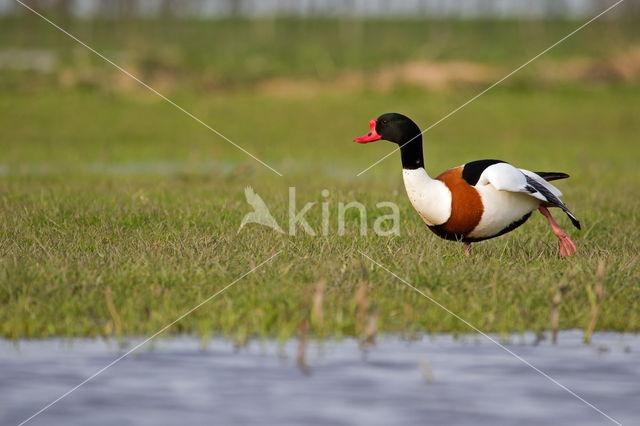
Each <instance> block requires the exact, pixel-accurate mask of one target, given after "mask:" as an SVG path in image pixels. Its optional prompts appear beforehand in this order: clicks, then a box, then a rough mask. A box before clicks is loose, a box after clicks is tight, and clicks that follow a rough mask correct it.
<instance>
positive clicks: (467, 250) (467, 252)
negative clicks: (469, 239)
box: [464, 243, 471, 257]
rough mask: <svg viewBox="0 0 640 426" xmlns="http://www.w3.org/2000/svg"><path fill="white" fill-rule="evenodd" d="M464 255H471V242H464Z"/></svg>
mask: <svg viewBox="0 0 640 426" xmlns="http://www.w3.org/2000/svg"><path fill="white" fill-rule="evenodd" d="M464 255H465V256H467V257H470V256H471V243H464Z"/></svg>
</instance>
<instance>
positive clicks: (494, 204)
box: [354, 113, 580, 258]
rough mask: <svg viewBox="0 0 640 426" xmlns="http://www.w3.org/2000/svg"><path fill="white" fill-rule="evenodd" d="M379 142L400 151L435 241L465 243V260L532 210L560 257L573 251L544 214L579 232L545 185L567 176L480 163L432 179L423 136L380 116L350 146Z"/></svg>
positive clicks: (397, 119)
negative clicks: (555, 211)
mask: <svg viewBox="0 0 640 426" xmlns="http://www.w3.org/2000/svg"><path fill="white" fill-rule="evenodd" d="M381 139H383V140H387V141H390V142H393V143H396V144H398V145H399V146H400V154H401V159H402V177H403V180H404V186H405V189H406V191H407V195H408V196H409V200H410V201H411V204H412V205H413V207H414V208H415V209H416V211H417V212H418V214H419V215H420V217H421V218H422V220H423V221H424V222H425V223H426V224H427V226H428V227H429V229H430V230H431V231H433V232H434V233H435V234H436V235H438V236H439V237H441V238H444V239H446V240H451V241H459V242H462V243H464V252H465V255H467V256H470V255H471V243H474V242H478V241H482V240H487V239H489V238H495V237H498V236H500V235H503V234H506V233H507V232H511V231H513V230H514V229H516V228H518V227H519V226H520V225H522V224H523V223H525V222H526V221H527V220H528V219H529V217H531V213H532V212H533V211H534V210H538V211H540V213H542V215H544V217H545V218H546V219H547V220H548V221H549V224H550V225H551V229H552V230H553V233H554V234H555V235H556V236H557V237H558V245H559V247H560V256H562V257H563V258H566V257H568V256H570V255H572V254H574V253H575V252H576V245H575V243H574V242H573V241H572V240H571V238H569V236H568V235H567V234H566V233H565V232H564V231H563V230H562V229H561V228H560V226H559V225H558V224H557V223H556V221H555V220H554V219H553V217H552V216H551V213H550V212H549V210H548V208H549V207H558V208H560V209H561V210H562V211H564V212H565V213H566V214H567V216H569V219H571V222H572V223H573V225H574V226H575V227H576V228H578V229H580V222H579V221H578V219H576V217H575V216H574V215H573V213H571V211H569V209H568V208H567V206H566V205H565V204H564V203H563V202H562V201H561V200H560V198H559V197H560V196H561V195H562V193H561V192H560V191H559V190H558V188H556V187H555V186H553V185H552V184H550V183H549V181H552V180H556V179H565V178H568V177H569V175H567V174H566V173H559V172H536V173H534V172H530V171H529V170H524V169H519V168H517V167H514V166H512V165H511V164H509V163H506V162H504V161H500V160H479V161H472V162H470V163H467V164H464V165H462V166H459V167H454V168H452V169H449V170H446V171H445V172H443V173H441V174H440V175H439V176H438V177H436V178H435V179H432V178H431V177H430V176H429V175H428V174H427V172H426V170H425V168H424V157H423V154H422V133H421V131H420V128H419V127H418V126H417V125H416V124H415V123H414V122H413V121H412V120H411V119H410V118H408V117H406V116H404V115H402V114H397V113H388V114H383V115H381V116H380V117H378V119H376V120H371V121H370V122H369V132H368V133H367V134H366V135H364V136H361V137H359V138H355V139H354V141H355V142H359V143H363V144H364V143H369V142H374V141H377V140H381Z"/></svg>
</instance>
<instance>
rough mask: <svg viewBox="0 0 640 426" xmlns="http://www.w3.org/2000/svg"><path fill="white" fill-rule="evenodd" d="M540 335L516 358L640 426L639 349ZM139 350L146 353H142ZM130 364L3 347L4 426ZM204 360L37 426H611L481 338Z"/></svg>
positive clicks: (164, 356)
mask: <svg viewBox="0 0 640 426" xmlns="http://www.w3.org/2000/svg"><path fill="white" fill-rule="evenodd" d="M581 339H582V334H581V333H580V332H578V331H565V332H562V333H561V334H560V338H559V344H558V345H556V346H553V345H551V344H550V343H549V341H548V340H545V341H542V342H539V343H538V344H535V336H534V335H533V334H525V335H524V336H520V335H518V336H512V337H511V338H510V339H509V341H510V342H509V343H507V344H506V346H507V347H508V348H509V349H510V350H511V351H513V352H514V353H516V354H518V355H519V356H521V357H523V358H525V359H526V360H528V361H529V362H531V363H532V364H533V365H535V366H536V367H538V368H539V369H541V370H542V371H544V372H546V373H547V374H549V375H550V376H552V377H553V378H555V379H556V380H558V381H559V382H560V383H562V384H563V385H565V386H567V387H568V388H570V389H572V390H573V391H574V392H576V393H577V394H579V395H580V396H582V397H583V398H584V399H586V400H587V401H589V402H591V403H592V404H594V405H595V406H597V407H598V408H599V409H600V410H602V411H604V412H605V413H607V414H608V415H610V416H611V417H613V418H615V419H616V420H618V421H620V422H621V423H623V424H640V404H639V403H640V362H639V361H640V357H638V353H640V335H621V334H616V333H599V334H596V335H594V337H593V343H592V344H591V345H584V344H582V343H581ZM131 343H135V342H131ZM126 350H127V348H126V346H125V347H121V346H118V345H117V344H116V343H115V342H105V341H98V340H88V339H81V340H73V341H70V342H69V341H62V340H59V339H52V340H35V341H20V342H18V343H17V344H16V343H13V342H9V341H6V340H0V395H2V397H1V398H0V424H2V425H10V424H18V423H20V422H21V421H22V420H24V419H26V418H28V417H29V416H30V415H32V414H34V413H35V412H36V411H38V410H39V409H41V408H42V407H43V406H45V405H46V404H48V403H49V402H51V401H52V400H54V399H55V398H57V397H58V396H60V395H61V394H63V393H64V392H66V391H68V390H69V389H70V388H72V387H73V386H75V385H77V384H78V383H80V382H81V381H82V380H84V379H85V378H87V377H88V376H90V375H91V374H93V373H95V372H96V371H97V370H99V369H100V368H102V367H104V366H105V365H106V364H108V363H109V362H111V361H112V360H113V359H115V358H116V357H117V356H119V355H120V354H122V353H124V352H125V351H126ZM296 353H297V342H295V341H290V342H288V343H286V344H285V345H284V348H281V349H279V348H278V345H277V344H276V343H275V342H270V341H268V342H263V343H260V342H253V343H251V344H249V345H248V346H247V347H246V348H243V349H240V350H236V349H234V346H233V344H232V343H231V342H229V341H227V340H221V339H214V340H213V341H211V342H210V343H209V344H208V345H206V348H204V349H203V348H202V347H201V345H200V342H199V340H198V339H197V338H195V337H190V336H181V337H173V338H169V339H166V340H160V341H156V342H154V343H153V345H146V346H144V347H143V348H141V349H140V350H139V351H137V352H135V353H134V354H132V355H131V356H129V357H127V358H124V359H123V360H122V361H121V362H119V363H117V364H116V365H114V366H113V367H111V368H110V369H108V370H106V371H105V372H104V373H102V374H100V375H99V376H97V377H96V378H95V379H93V380H92V381H90V382H88V383H87V384H86V385H85V386H83V387H81V388H79V389H78V390H77V391H75V392H73V393H72V394H70V395H69V396H68V397H66V398H65V399H63V400H61V401H60V402H59V403H57V404H55V405H54V406H52V407H51V408H50V409H48V410H47V411H45V412H43V413H42V414H40V415H39V416H38V417H36V418H34V419H33V420H32V421H31V422H30V423H29V424H34V425H35V424H42V425H70V424H82V425H115V424H117V425H129V424H135V425H165V424H167V425H168V424H207V425H235V424H243V425H364V424H366V425H414V424H415V425H418V424H420V425H424V424H437V425H441V424H447V425H502V424H504V425H511V424H519V425H534V424H540V425H542V424H563V425H606V424H614V423H613V422H611V421H610V420H608V419H607V418H606V417H604V416H603V415H602V414H600V413H598V412H597V411H595V410H594V409H592V408H590V407H589V406H587V405H586V404H585V403H583V402H581V401H579V400H578V399H576V398H575V397H574V396H572V395H570V394H569V393H567V391H565V390H563V389H561V388H560V387H559V386H558V385H556V384H554V383H552V382H551V381H549V379H547V378H545V377H543V376H541V375H540V374H539V373H537V372H535V371H534V370H533V369H532V368H530V367H528V366H527V365H525V364H524V363H522V362H521V361H519V360H517V359H515V358H514V357H513V356H511V355H509V354H508V353H506V352H505V351H504V350H502V349H501V348H499V347H498V346H496V345H495V344H493V343H491V342H489V341H487V340H486V339H484V338H482V337H477V336H463V337H459V338H457V339H454V338H453V337H451V336H446V335H438V336H431V337H427V336H424V337H422V338H421V339H419V340H416V341H406V340H402V339H401V338H399V337H396V336H386V337H379V338H378V341H377V343H376V345H375V346H374V347H371V348H368V349H367V350H364V351H363V350H362V348H360V347H359V345H358V342H357V341H354V340H351V339H347V340H342V341H340V342H335V341H329V342H324V343H323V344H319V343H311V344H309V345H308V347H307V350H306V363H307V365H308V368H309V369H308V371H307V370H305V369H301V368H299V365H298V363H297V360H296V358H297V357H296Z"/></svg>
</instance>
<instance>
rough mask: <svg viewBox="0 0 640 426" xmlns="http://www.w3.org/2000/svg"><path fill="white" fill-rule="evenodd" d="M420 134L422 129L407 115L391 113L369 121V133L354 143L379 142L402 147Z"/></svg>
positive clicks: (356, 139)
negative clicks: (387, 142) (391, 143)
mask: <svg viewBox="0 0 640 426" xmlns="http://www.w3.org/2000/svg"><path fill="white" fill-rule="evenodd" d="M419 134H420V128H419V127H418V125H417V124H416V123H414V122H413V120H411V119H410V118H409V117H407V116H406V115H402V114H398V113H395V112H389V113H386V114H382V115H381V116H380V117H378V118H377V119H376V120H371V121H369V133H367V134H366V135H364V136H360V137H359V138H355V139H354V141H355V142H358V143H370V142H375V141H378V140H382V139H384V140H386V141H389V142H393V143H397V144H398V145H402V144H404V143H406V142H408V141H410V140H411V139H413V138H415V137H416V136H418V135H419Z"/></svg>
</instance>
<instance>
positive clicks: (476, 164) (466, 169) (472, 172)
mask: <svg viewBox="0 0 640 426" xmlns="http://www.w3.org/2000/svg"><path fill="white" fill-rule="evenodd" d="M498 163H504V161H500V160H478V161H472V162H470V163H467V164H465V165H464V166H463V168H462V179H464V180H466V181H467V183H468V184H469V185H471V186H473V185H475V184H476V183H478V180H480V175H481V174H482V172H484V171H485V169H486V168H487V167H489V166H493V165H494V164H498Z"/></svg>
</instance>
